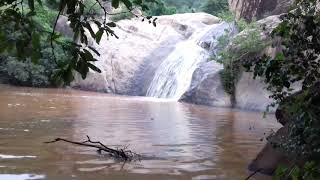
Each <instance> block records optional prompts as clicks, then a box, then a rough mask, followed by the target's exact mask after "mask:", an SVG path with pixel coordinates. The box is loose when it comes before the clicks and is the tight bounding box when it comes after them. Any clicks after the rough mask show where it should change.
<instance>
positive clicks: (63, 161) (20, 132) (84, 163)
mask: <svg viewBox="0 0 320 180" xmlns="http://www.w3.org/2000/svg"><path fill="white" fill-rule="evenodd" d="M278 128H279V125H278V124H277V123H276V121H275V119H274V117H273V116H272V115H270V116H268V117H267V118H266V119H263V118H262V114H261V113H255V112H245V111H239V110H232V109H227V108H225V109H224V108H212V107H205V106H197V105H190V104H184V103H177V102H170V101H165V100H157V99H150V98H143V97H121V96H111V95H107V94H99V93H92V92H83V91H76V90H68V89H34V88H21V87H19V88H18V87H11V86H6V85H0V179H1V180H2V179H5V180H6V179H9V180H25V179H58V180H69V179H88V180H89V179H90V180H91V179H93V180H100V179H128V180H129V179H130V180H131V179H138V180H140V179H141V180H149V179H151V180H158V179H159V180H160V179H161V180H162V179H163V180H167V179H168V180H169V179H181V180H187V179H195V180H200V179H201V180H202V179H203V180H204V179H222V180H224V179H225V180H238V179H239V180H242V179H244V178H245V177H246V176H248V174H250V172H248V171H247V165H248V164H249V163H250V161H251V160H252V159H253V158H254V157H255V155H256V154H257V153H258V152H259V150H260V149H261V148H262V147H263V145H264V144H265V141H260V139H261V138H263V137H265V136H266V134H268V133H270V131H272V130H274V131H275V130H276V129H278ZM86 135H89V136H90V137H91V138H92V139H94V140H100V141H102V142H103V143H105V144H106V145H108V146H110V147H117V146H124V145H129V149H131V150H133V151H135V152H137V153H139V154H142V155H143V156H145V157H148V158H145V159H143V160H141V161H138V162H131V163H126V164H123V163H121V162H117V161H115V160H113V159H110V158H107V157H105V156H103V155H99V154H97V152H96V151H95V150H94V149H91V148H86V147H78V146H74V145H70V144H66V143H63V142H61V143H56V144H44V143H43V142H45V141H48V140H52V139H54V138H56V137H64V138H67V139H70V140H75V141H81V140H85V136H86ZM253 179H256V180H262V179H270V178H269V177H265V176H262V175H257V176H255V177H254V178H253Z"/></svg>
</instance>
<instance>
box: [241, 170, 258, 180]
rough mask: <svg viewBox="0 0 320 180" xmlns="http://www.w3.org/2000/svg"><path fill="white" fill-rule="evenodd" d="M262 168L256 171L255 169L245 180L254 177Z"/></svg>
mask: <svg viewBox="0 0 320 180" xmlns="http://www.w3.org/2000/svg"><path fill="white" fill-rule="evenodd" d="M261 170H262V169H257V170H256V171H254V172H253V173H251V174H250V175H249V176H248V177H247V178H246V179H245V180H249V179H250V178H252V177H253V176H254V175H256V174H257V173H258V172H260V171H261Z"/></svg>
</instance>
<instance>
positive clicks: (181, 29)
mask: <svg viewBox="0 0 320 180" xmlns="http://www.w3.org/2000/svg"><path fill="white" fill-rule="evenodd" d="M219 22H220V19H219V18H217V17H215V16H212V15H209V14H206V13H190V14H188V13H187V14H175V15H169V16H161V17H159V19H158V22H157V27H154V26H152V25H150V24H149V23H147V22H141V19H132V20H122V21H119V22H117V27H116V28H114V31H115V32H116V34H117V36H118V37H119V39H116V38H114V37H107V36H103V37H102V40H101V42H100V45H97V44H95V43H94V42H92V44H91V45H92V46H94V47H95V48H96V49H97V50H98V51H99V52H100V54H101V56H100V57H97V58H98V59H99V61H98V62H96V65H97V66H98V67H99V68H100V69H101V70H102V71H103V73H102V74H99V73H95V72H89V75H88V77H89V78H87V79H85V80H82V79H81V78H76V80H75V81H74V82H73V83H72V86H73V87H77V88H80V89H90V90H96V91H105V92H112V93H117V94H126V95H145V94H144V93H145V91H146V89H147V88H146V87H148V85H149V83H150V81H151V80H152V77H153V75H154V72H155V70H156V69H157V67H158V66H159V64H160V63H161V62H162V60H164V59H165V58H166V57H167V56H168V55H169V54H170V52H171V51H172V50H174V48H175V45H176V44H177V43H179V42H181V41H184V40H187V39H188V38H189V37H190V35H192V34H193V33H194V31H195V30H196V29H199V28H206V27H208V26H209V25H212V24H216V23H219Z"/></svg>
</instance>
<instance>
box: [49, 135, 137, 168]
mask: <svg viewBox="0 0 320 180" xmlns="http://www.w3.org/2000/svg"><path fill="white" fill-rule="evenodd" d="M87 138H88V139H87V140H86V141H83V142H76V141H70V140H67V139H63V138H56V139H55V140H53V141H49V142H44V143H47V144H49V143H56V142H59V141H63V142H67V143H71V144H75V145H79V146H87V147H93V148H96V149H97V152H98V153H99V154H101V153H103V152H105V153H107V154H108V155H109V156H111V157H113V158H115V159H117V160H120V161H125V162H126V161H139V160H140V158H141V156H140V155H139V154H137V153H134V152H132V151H130V150H127V148H128V147H127V146H126V147H124V148H116V149H113V148H110V147H107V146H106V145H104V144H102V143H101V142H100V141H92V140H91V139H90V137H89V136H87Z"/></svg>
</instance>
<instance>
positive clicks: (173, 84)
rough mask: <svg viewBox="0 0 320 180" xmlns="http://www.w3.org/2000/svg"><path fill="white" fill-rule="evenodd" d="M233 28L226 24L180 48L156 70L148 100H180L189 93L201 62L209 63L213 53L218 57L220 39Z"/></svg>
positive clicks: (196, 34) (203, 32)
mask: <svg viewBox="0 0 320 180" xmlns="http://www.w3.org/2000/svg"><path fill="white" fill-rule="evenodd" d="M230 28H233V26H232V25H230V24H229V23H226V22H222V23H220V24H215V25H211V26H208V27H206V28H204V29H200V30H198V31H196V32H194V33H193V35H192V36H191V37H190V38H189V39H188V40H186V41H183V42H180V43H179V44H177V46H176V48H175V50H173V51H172V52H171V53H170V55H169V56H168V57H167V58H166V59H165V60H164V61H163V62H162V63H161V65H160V66H159V68H158V69H157V71H156V73H155V76H154V78H153V80H152V82H151V84H150V86H149V88H148V91H147V96H150V97H156V98H168V99H174V100H179V99H180V97H181V96H182V95H183V94H184V93H185V92H186V91H187V90H188V88H189V86H190V84H191V80H192V75H193V72H194V71H195V70H196V68H197V67H198V65H199V64H200V63H201V62H204V61H206V60H207V59H208V57H209V55H210V50H211V53H215V46H216V45H217V43H218V38H219V37H221V36H222V35H224V34H225V31H226V30H229V29H230ZM208 41H209V42H208Z"/></svg>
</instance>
